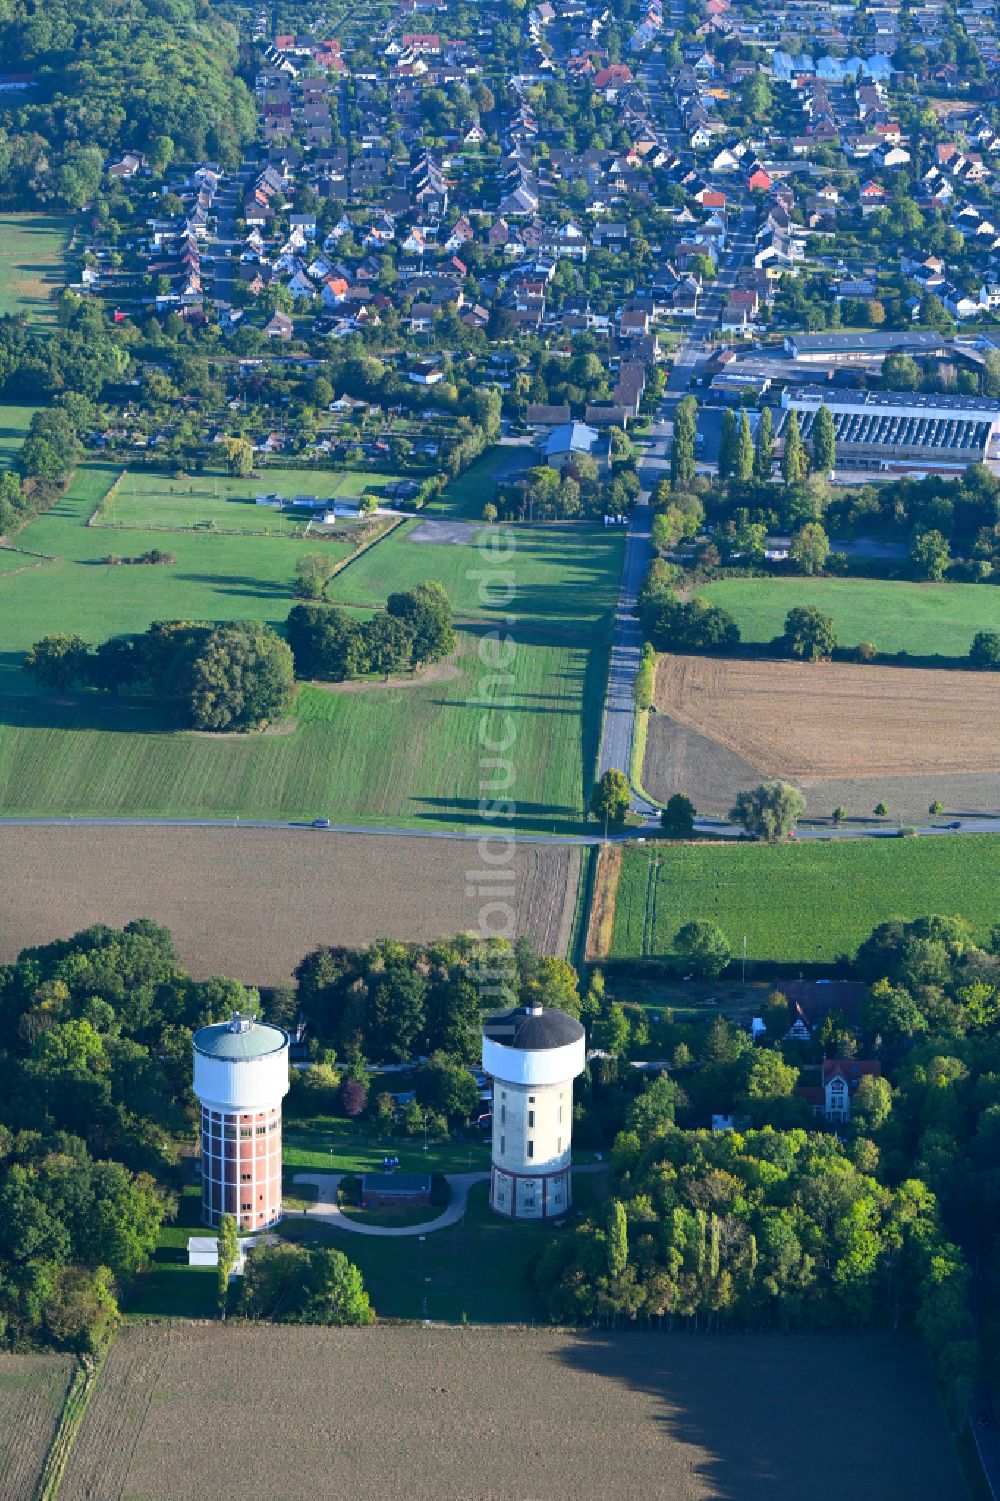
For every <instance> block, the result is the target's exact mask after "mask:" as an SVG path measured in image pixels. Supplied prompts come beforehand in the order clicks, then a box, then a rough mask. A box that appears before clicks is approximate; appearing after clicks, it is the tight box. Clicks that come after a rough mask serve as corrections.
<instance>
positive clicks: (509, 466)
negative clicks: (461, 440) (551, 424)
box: [421, 444, 541, 521]
mask: <svg viewBox="0 0 1000 1501" xmlns="http://www.w3.org/2000/svg"><path fill="white" fill-rule="evenodd" d="M540 458H541V455H540V454H539V453H538V452H537V450H536V449H533V448H529V447H528V446H527V445H523V446H520V445H514V444H504V445H503V446H500V445H499V444H498V445H497V447H496V448H491V449H489V450H488V451H487V452H486V453H484V454H481V455H480V457H479V458H478V459H476V461H475V463H473V464H470V465H469V467H468V469H466V470H465V472H464V474H459V475H458V476H456V478H455V479H453V480H451V481H450V482H449V483H448V484H447V485H446V486H445V488H444V490H443V491H442V492H441V494H440V496H438V497H437V499H435V500H433V501H431V502H430V503H429V504H428V505H427V506H425V507H424V510H423V512H422V513H421V514H422V515H424V516H448V517H454V518H459V517H461V518H464V519H465V520H466V521H479V520H481V519H482V514H483V506H484V505H485V504H486V502H487V501H488V500H492V499H493V496H494V493H495V491H496V487H497V485H498V484H500V483H501V482H502V481H503V480H506V479H510V478H511V477H512V476H513V475H515V474H518V473H520V472H521V471H522V470H524V469H529V468H530V467H531V465H532V464H535V463H538V462H539V461H540Z"/></svg>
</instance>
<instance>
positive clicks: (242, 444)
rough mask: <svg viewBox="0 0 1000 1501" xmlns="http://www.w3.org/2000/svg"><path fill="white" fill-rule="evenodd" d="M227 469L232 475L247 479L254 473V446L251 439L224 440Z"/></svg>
mask: <svg viewBox="0 0 1000 1501" xmlns="http://www.w3.org/2000/svg"><path fill="white" fill-rule="evenodd" d="M222 446H223V448H224V449H225V453H226V468H227V469H228V470H229V473H230V474H236V475H239V477H240V478H241V479H246V478H247V476H248V475H250V474H252V473H253V444H252V443H251V442H250V439H249V438H224V439H223V443H222Z"/></svg>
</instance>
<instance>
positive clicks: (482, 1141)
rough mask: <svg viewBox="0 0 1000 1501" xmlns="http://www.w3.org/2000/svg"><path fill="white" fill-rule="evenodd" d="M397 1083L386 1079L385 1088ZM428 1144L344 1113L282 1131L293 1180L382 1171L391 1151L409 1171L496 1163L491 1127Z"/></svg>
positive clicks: (463, 1169) (466, 1168) (451, 1170)
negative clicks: (383, 1132) (386, 1133)
mask: <svg viewBox="0 0 1000 1501" xmlns="http://www.w3.org/2000/svg"><path fill="white" fill-rule="evenodd" d="M392 1087H394V1086H393V1085H392V1083H391V1081H390V1080H386V1082H385V1088H386V1089H391V1088H392ZM331 1148H332V1151H331ZM423 1148H424V1141H423V1137H422V1136H393V1137H391V1138H390V1139H387V1140H384V1141H383V1140H382V1139H380V1138H377V1137H375V1136H372V1135H371V1133H370V1132H369V1131H368V1129H367V1128H366V1127H365V1126H363V1125H360V1124H357V1123H355V1122H353V1121H348V1120H345V1119H343V1118H342V1117H340V1116H325V1115H317V1116H312V1117H310V1119H309V1120H308V1121H301V1122H297V1121H286V1122H285V1126H284V1131H283V1133H282V1163H283V1167H284V1172H285V1177H286V1179H288V1180H290V1179H291V1178H292V1177H293V1176H294V1174H295V1173H309V1172H317V1173H357V1174H361V1173H380V1172H381V1171H382V1163H383V1160H384V1159H385V1158H386V1157H390V1156H391V1157H398V1158H399V1170H400V1172H403V1173H468V1172H479V1171H482V1172H486V1171H487V1169H488V1168H489V1165H490V1147H489V1135H488V1133H486V1132H481V1133H480V1134H479V1135H478V1136H474V1135H472V1134H471V1133H470V1134H469V1136H468V1137H467V1138H465V1139H463V1140H461V1141H434V1140H433V1139H432V1140H431V1141H429V1142H428V1143H427V1152H426V1154H425V1153H424V1149H423ZM302 1187H303V1185H302V1184H300V1185H299V1188H302ZM435 1213H438V1211H437V1210H435Z"/></svg>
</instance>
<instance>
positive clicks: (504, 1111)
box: [500, 1105, 507, 1126]
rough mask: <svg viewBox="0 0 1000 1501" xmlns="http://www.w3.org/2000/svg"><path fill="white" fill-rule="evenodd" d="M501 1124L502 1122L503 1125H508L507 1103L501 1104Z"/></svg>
mask: <svg viewBox="0 0 1000 1501" xmlns="http://www.w3.org/2000/svg"><path fill="white" fill-rule="evenodd" d="M500 1124H501V1126H506V1124H507V1106H506V1105H501V1106H500Z"/></svg>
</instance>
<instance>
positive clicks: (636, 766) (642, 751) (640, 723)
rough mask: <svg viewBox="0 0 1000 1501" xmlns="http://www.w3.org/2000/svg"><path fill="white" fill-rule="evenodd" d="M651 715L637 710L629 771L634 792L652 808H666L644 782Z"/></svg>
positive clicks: (643, 710)
mask: <svg viewBox="0 0 1000 1501" xmlns="http://www.w3.org/2000/svg"><path fill="white" fill-rule="evenodd" d="M649 715H650V710H649V709H639V708H637V709H636V711H635V720H634V727H633V730H632V753H631V759H630V761H629V769H628V770H629V781H630V782H631V783H632V787H633V790H634V791H635V792H637V793H638V794H639V796H640V797H643V798H645V799H646V802H647V803H649V804H650V805H651V806H652V807H654V808H665V807H666V804H665V803H661V802H660V799H659V798H658V797H653V795H652V793H650V792H647V791H646V788H645V786H644V785H643V780H642V773H643V768H644V767H645V765H646V736H647V734H648V733H649Z"/></svg>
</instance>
